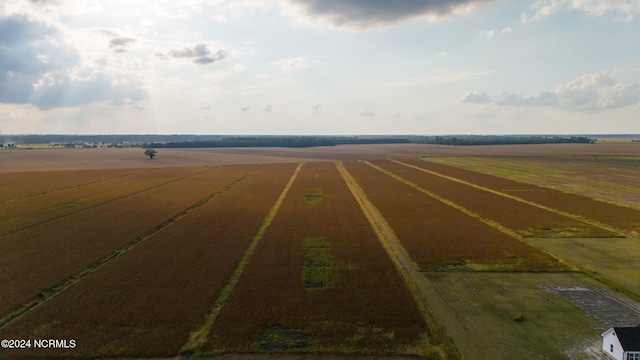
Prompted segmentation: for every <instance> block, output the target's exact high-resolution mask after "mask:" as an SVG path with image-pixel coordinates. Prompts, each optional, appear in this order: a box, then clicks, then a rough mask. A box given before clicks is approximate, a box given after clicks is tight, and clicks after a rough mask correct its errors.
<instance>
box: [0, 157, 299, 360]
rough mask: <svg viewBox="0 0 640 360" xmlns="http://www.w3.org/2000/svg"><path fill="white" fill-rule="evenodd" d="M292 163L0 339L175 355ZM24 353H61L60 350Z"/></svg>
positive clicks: (93, 352) (144, 246) (79, 351)
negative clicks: (62, 340) (67, 342)
mask: <svg viewBox="0 0 640 360" xmlns="http://www.w3.org/2000/svg"><path fill="white" fill-rule="evenodd" d="M294 168H295V164H286V165H268V166H265V167H263V168H262V169H261V170H260V171H259V172H258V173H256V174H253V175H251V176H250V177H248V178H247V179H245V180H244V181H242V182H240V183H239V184H236V185H235V186H233V187H232V188H230V189H229V190H227V191H225V192H223V193H221V194H220V195H218V196H217V197H215V198H214V199H212V200H210V201H209V202H207V203H205V204H204V205H202V206H201V207H199V208H197V209H196V210H194V211H192V212H190V213H189V214H188V215H187V216H185V217H183V218H181V219H180V220H179V221H176V222H175V223H173V224H171V225H170V226H168V227H167V228H165V229H163V230H162V231H160V232H158V233H156V234H155V235H154V236H152V237H151V238H149V239H148V240H146V241H145V242H142V243H140V244H139V245H138V246H136V247H135V248H133V249H131V250H130V251H128V252H126V253H125V254H123V255H122V256H120V257H117V258H115V259H114V260H113V261H111V262H110V263H109V264H107V265H105V266H104V267H102V268H100V269H99V270H98V271H96V272H94V273H93V274H91V275H89V276H87V277H86V278H84V279H83V280H82V281H80V282H79V283H77V284H75V285H74V286H72V287H70V288H69V289H67V290H65V291H64V292H62V293H61V294H59V295H58V296H56V297H54V298H52V299H50V300H48V301H46V302H45V303H43V304H42V305H41V306H39V307H37V308H35V309H34V310H33V311H31V312H29V313H27V314H26V315H25V316H23V317H22V318H20V319H17V320H16V321H14V322H13V323H11V324H10V325H9V326H7V327H6V328H5V329H3V330H2V332H1V334H2V335H1V336H0V337H2V336H4V337H7V336H9V335H11V336H12V337H15V336H18V337H25V338H26V337H34V336H38V337H41V338H74V339H76V341H77V344H78V346H77V347H76V348H74V349H72V350H71V351H69V355H72V356H74V357H92V356H104V357H114V356H116V357H120V356H126V357H149V356H171V355H175V354H177V353H178V351H179V350H180V348H181V346H182V345H184V344H185V342H186V341H187V339H188V338H189V334H190V332H191V331H192V330H194V329H196V327H197V326H198V323H199V321H201V320H202V319H203V318H204V316H205V314H206V313H207V311H208V310H209V309H210V308H211V304H213V302H214V301H215V299H216V298H217V296H218V294H219V293H220V291H221V289H222V288H223V286H224V284H225V282H226V281H227V279H228V278H229V277H230V276H231V274H232V273H233V271H234V269H235V268H236V266H237V264H238V262H239V261H240V259H241V258H242V256H243V254H244V253H245V252H246V250H247V247H248V246H249V243H250V241H251V239H252V237H253V236H254V235H255V234H256V232H257V229H258V228H259V227H260V225H261V223H262V221H263V219H264V217H265V215H266V214H267V212H268V211H269V209H270V208H271V206H272V205H273V204H274V202H275V200H276V198H277V196H278V194H279V193H280V192H281V191H282V188H283V187H284V185H285V183H286V182H287V179H288V178H289V177H290V176H291V174H292V172H293V169H294ZM210 175H211V174H210ZM34 332H35V333H34ZM20 354H21V356H27V355H30V356H38V357H41V356H59V355H60V350H58V349H54V350H40V351H34V352H29V353H27V352H21V353H20Z"/></svg>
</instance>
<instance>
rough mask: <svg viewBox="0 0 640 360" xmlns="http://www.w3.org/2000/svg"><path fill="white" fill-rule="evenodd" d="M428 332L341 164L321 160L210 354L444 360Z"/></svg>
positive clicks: (217, 328) (286, 206) (236, 298)
mask: <svg viewBox="0 0 640 360" xmlns="http://www.w3.org/2000/svg"><path fill="white" fill-rule="evenodd" d="M427 334H428V329H427V326H426V323H425V321H424V320H423V318H422V316H421V314H420V312H419V310H418V308H417V306H416V304H415V302H414V300H413V299H412V297H411V294H410V293H409V291H408V290H407V289H406V288H405V286H404V284H403V282H402V280H401V278H400V276H398V273H397V272H396V270H395V269H394V266H393V264H392V262H391V261H390V259H389V258H388V257H387V255H386V253H385V251H384V250H383V248H382V246H381V245H380V244H379V243H378V240H377V239H376V235H375V234H374V233H373V230H372V229H371V226H370V224H369V223H368V221H367V219H366V218H365V216H364V215H363V214H362V212H361V211H360V208H359V206H358V204H357V202H356V201H355V199H354V198H353V196H352V195H351V193H350V190H349V188H348V187H347V186H346V183H345V182H344V180H343V179H342V178H341V176H340V174H339V173H338V171H337V168H336V166H335V164H333V163H330V162H316V163H306V164H305V165H304V166H303V168H302V170H301V171H300V173H299V175H298V177H297V178H296V181H295V182H294V184H293V186H292V187H291V189H290V191H289V193H288V195H287V197H286V198H285V199H284V201H283V203H282V206H281V208H280V210H279V212H278V214H277V215H276V217H275V218H274V220H273V223H272V224H271V226H270V227H269V229H268V230H267V232H266V233H265V235H264V237H263V239H262V240H261V242H260V243H259V244H258V246H257V248H256V251H255V254H254V255H253V257H252V258H251V259H250V261H249V263H248V265H247V267H246V269H245V272H244V274H243V275H242V277H241V278H240V281H239V282H238V284H237V286H236V287H235V288H234V290H233V292H232V293H231V296H230V297H229V299H228V301H227V302H226V304H225V305H224V306H223V307H222V309H221V310H220V313H219V315H218V317H217V318H216V320H215V322H214V324H213V327H212V329H211V334H210V337H209V342H208V343H207V344H206V345H205V347H204V350H205V351H208V352H213V353H247V352H274V351H275V352H276V353H278V352H320V353H322V352H328V353H336V352H337V353H341V352H342V353H345V352H346V353H388V354H422V355H426V354H431V355H433V356H438V355H437V352H436V348H435V347H434V346H435V345H431V344H429V337H428V335H427ZM436 358H438V357H436Z"/></svg>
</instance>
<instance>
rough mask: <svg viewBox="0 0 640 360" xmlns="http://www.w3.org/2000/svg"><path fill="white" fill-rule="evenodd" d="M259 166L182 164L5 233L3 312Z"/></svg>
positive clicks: (0, 257)
mask: <svg viewBox="0 0 640 360" xmlns="http://www.w3.org/2000/svg"><path fill="white" fill-rule="evenodd" d="M255 168H256V167H255V166H230V167H224V168H213V167H200V168H178V169H175V171H174V172H173V176H174V181H172V182H169V183H166V184H164V185H163V186H159V187H151V188H149V189H148V190H146V191H142V192H138V193H135V194H132V195H131V196H126V197H122V198H120V199H117V200H115V201H111V202H108V203H105V204H102V205H99V206H95V207H92V208H89V209H86V210H84V211H79V212H77V213H73V214H71V215H69V216H64V217H60V218H57V219H54V220H52V221H49V222H45V223H43V224H40V225H37V226H32V227H29V228H27V229H25V230H22V231H19V232H16V233H12V234H9V235H4V236H2V237H1V238H0V268H2V269H3V271H2V272H1V273H0V284H1V286H2V288H1V291H0V294H2V295H1V296H2V302H0V314H2V316H5V315H6V314H7V313H8V312H11V311H16V310H18V309H19V308H20V307H21V306H22V305H24V304H25V303H27V302H30V301H32V300H35V299H36V298H37V297H38V296H40V295H39V294H40V292H42V291H46V290H48V289H51V288H53V287H55V286H57V285H59V284H61V283H63V282H64V281H66V279H69V278H70V277H71V276H74V275H75V274H77V273H79V272H82V271H84V270H86V269H87V268H88V267H90V266H91V264H93V263H95V262H97V261H99V260H100V259H102V258H104V257H105V256H110V254H112V253H113V252H115V251H117V250H118V249H120V248H121V247H123V246H125V245H127V244H129V243H131V242H134V241H135V240H136V239H138V238H140V237H142V236H144V235H145V234H147V233H149V232H150V231H152V230H153V229H154V228H156V227H158V226H159V225H161V224H163V223H164V222H166V221H168V220H170V219H171V218H172V217H175V216H176V215H178V214H180V213H181V212H183V211H185V210H186V209H188V208H189V207H191V206H194V205H195V204H197V203H198V202H199V201H201V200H202V199H205V198H206V197H207V196H210V195H211V194H214V193H215V192H216V191H218V190H219V189H220V188H222V187H223V186H225V185H227V184H229V183H230V182H232V181H234V180H236V179H238V178H240V177H242V176H244V175H246V174H248V173H249V172H251V171H252V170H254V169H255Z"/></svg>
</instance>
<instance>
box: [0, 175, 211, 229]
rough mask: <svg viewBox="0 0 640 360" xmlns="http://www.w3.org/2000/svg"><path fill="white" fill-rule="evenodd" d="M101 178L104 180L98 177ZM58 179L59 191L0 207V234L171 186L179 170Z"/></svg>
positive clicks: (57, 189) (27, 197)
mask: <svg viewBox="0 0 640 360" xmlns="http://www.w3.org/2000/svg"><path fill="white" fill-rule="evenodd" d="M200 170H201V168H199V167H190V168H185V169H183V170H182V175H183V176H188V175H189V174H190V173H194V174H195V173H196V172H198V171H200ZM107 172H112V174H111V176H110V177H104V176H105V175H106V174H105V173H107ZM99 175H100V176H102V177H101V178H100V177H98V176H99ZM55 179H56V180H57V181H51V182H52V183H55V184H56V185H57V186H58V188H53V189H50V190H48V191H42V192H40V193H38V194H33V195H31V196H25V197H20V198H15V199H12V200H9V201H7V202H5V203H4V204H3V205H4V206H2V207H0V235H5V234H10V233H13V232H16V231H19V230H22V229H27V228H29V227H32V226H34V225H37V224H41V223H44V222H47V221H50V220H53V219H56V218H60V217H63V216H69V215H71V214H73V213H77V212H79V211H82V210H86V209H89V208H92V207H95V206H98V205H101V204H104V203H107V202H111V201H115V200H118V199H120V198H124V197H127V196H130V195H132V194H135V193H138V192H141V191H146V190H149V189H151V188H154V187H157V186H161V185H163V184H167V183H170V182H172V181H175V180H176V170H175V169H173V168H156V169H126V170H121V171H113V170H87V171H82V172H75V173H73V178H72V179H71V178H68V177H56V178H55ZM66 184H69V185H66ZM71 184H75V185H71ZM5 190H6V191H7V192H10V191H11V189H7V188H6V187H5V186H0V191H5Z"/></svg>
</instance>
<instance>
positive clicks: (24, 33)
mask: <svg viewBox="0 0 640 360" xmlns="http://www.w3.org/2000/svg"><path fill="white" fill-rule="evenodd" d="M79 62H80V55H79V53H78V50H77V49H76V48H75V47H74V46H73V45H71V44H69V43H68V42H66V41H65V39H64V37H63V34H62V32H61V31H60V30H59V29H58V28H56V27H55V26H53V25H50V24H46V23H44V22H38V21H34V20H30V19H29V18H27V17H25V16H19V15H14V16H0V103H14V104H31V105H34V106H37V107H38V108H40V109H42V110H48V109H52V108H56V107H68V106H77V105H81V104H87V103H91V102H95V101H107V102H110V103H113V104H122V103H125V102H128V101H137V100H141V99H144V98H145V97H147V93H146V91H145V90H143V89H142V87H141V84H140V83H137V82H135V81H133V80H130V79H126V78H123V79H117V81H116V79H115V78H113V77H111V76H109V75H106V74H101V73H94V72H92V71H91V70H86V71H84V77H83V78H82V79H74V78H72V77H71V76H70V73H71V72H72V71H74V70H75V68H76V66H77V65H78V64H79Z"/></svg>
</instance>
